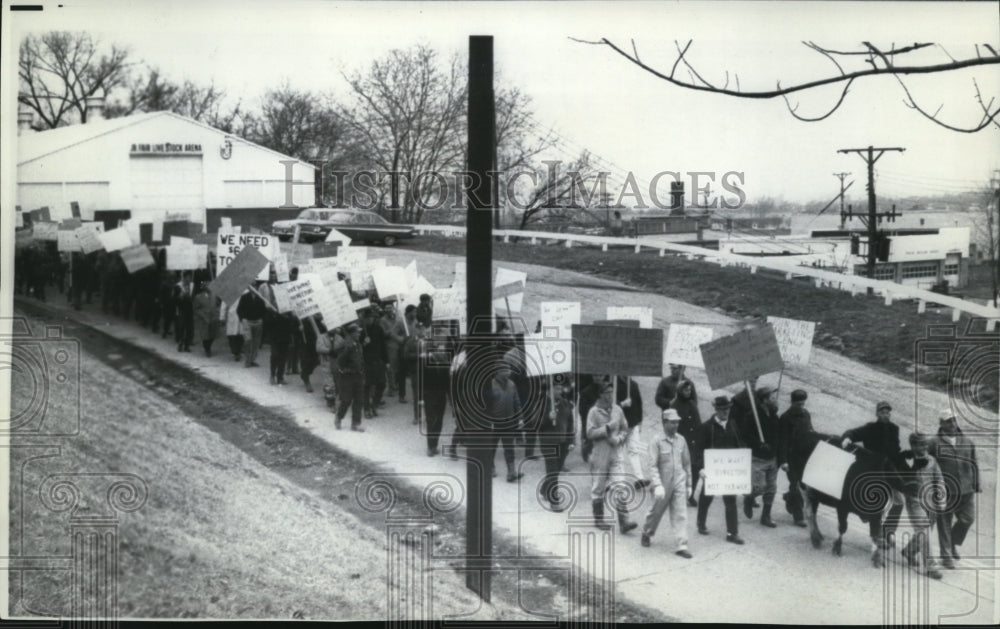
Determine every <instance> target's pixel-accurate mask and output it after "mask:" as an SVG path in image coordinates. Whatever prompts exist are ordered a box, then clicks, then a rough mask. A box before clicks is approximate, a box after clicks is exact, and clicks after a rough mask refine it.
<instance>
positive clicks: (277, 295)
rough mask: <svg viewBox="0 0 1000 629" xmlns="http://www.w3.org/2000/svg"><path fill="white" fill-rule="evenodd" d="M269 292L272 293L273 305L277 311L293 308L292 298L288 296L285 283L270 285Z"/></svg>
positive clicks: (288, 310)
mask: <svg viewBox="0 0 1000 629" xmlns="http://www.w3.org/2000/svg"><path fill="white" fill-rule="evenodd" d="M271 292H272V293H273V294H274V307H275V308H277V309H278V312H293V311H294V310H295V308H294V307H293V306H292V300H291V299H290V298H289V297H288V289H287V285H285V284H275V285H273V286H271Z"/></svg>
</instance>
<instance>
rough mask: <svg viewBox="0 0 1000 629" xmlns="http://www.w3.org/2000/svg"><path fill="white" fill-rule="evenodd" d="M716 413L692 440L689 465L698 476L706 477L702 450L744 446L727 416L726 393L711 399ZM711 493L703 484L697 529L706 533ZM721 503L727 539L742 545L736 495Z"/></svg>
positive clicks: (725, 498) (724, 497)
mask: <svg viewBox="0 0 1000 629" xmlns="http://www.w3.org/2000/svg"><path fill="white" fill-rule="evenodd" d="M712 407H713V408H715V413H713V414H712V417H710V418H709V420H708V421H707V422H705V423H704V424H702V425H701V429H700V430H699V431H698V438H697V440H696V442H695V448H694V453H693V457H692V464H693V467H694V469H696V470H698V477H699V478H701V479H704V478H705V450H709V449H712V450H717V449H733V448H743V447H746V446H745V445H744V444H743V439H742V438H740V435H739V432H738V431H737V430H736V425H735V424H734V423H733V422H732V421H731V420H730V419H729V409H730V408H732V404H731V403H730V402H729V398H728V397H726V396H725V395H720V396H718V397H716V398H715V400H714V401H713V402H712ZM713 498H714V496H709V495H707V494H706V493H705V488H704V487H702V490H701V494H700V495H699V496H698V532H699V533H701V534H702V535H708V528H707V527H706V526H705V521H706V519H707V518H708V508H709V507H710V506H711V505H712V499H713ZM722 502H723V503H724V504H725V506H726V541H727V542H730V543H732V544H742V543H743V539H742V538H741V537H740V535H739V519H738V517H737V515H736V495H735V494H733V495H728V496H723V497H722Z"/></svg>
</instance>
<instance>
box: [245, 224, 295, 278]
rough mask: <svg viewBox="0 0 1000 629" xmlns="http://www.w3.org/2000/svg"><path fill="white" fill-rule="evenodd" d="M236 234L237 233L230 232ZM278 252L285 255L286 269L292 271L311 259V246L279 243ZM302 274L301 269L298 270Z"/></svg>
mask: <svg viewBox="0 0 1000 629" xmlns="http://www.w3.org/2000/svg"><path fill="white" fill-rule="evenodd" d="M231 233H234V234H235V233H238V232H235V231H234V232H231ZM278 251H279V252H280V253H283V254H285V257H286V258H287V259H288V268H289V269H293V268H296V267H301V266H302V265H303V264H305V263H306V262H308V261H309V260H311V259H312V254H313V250H312V245H309V244H305V243H294V242H279V243H278ZM299 272H302V269H301V268H300V269H299Z"/></svg>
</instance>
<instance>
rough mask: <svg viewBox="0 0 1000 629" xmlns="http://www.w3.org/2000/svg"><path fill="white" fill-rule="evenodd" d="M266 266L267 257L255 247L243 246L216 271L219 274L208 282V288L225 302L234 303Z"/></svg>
mask: <svg viewBox="0 0 1000 629" xmlns="http://www.w3.org/2000/svg"><path fill="white" fill-rule="evenodd" d="M266 268H267V258H265V257H264V255H263V254H261V253H260V252H259V251H258V250H257V248H256V247H243V248H242V249H241V250H240V252H239V253H238V254H236V257H234V258H232V260H231V261H230V262H229V264H227V265H226V267H225V268H224V269H222V270H221V271H219V272H218V273H219V274H218V275H217V276H216V277H215V279H214V280H212V283H211V284H209V286H208V290H210V291H212V294H213V295H216V296H217V297H218V298H219V299H221V300H222V301H224V302H226V303H227V304H234V303H236V300H237V299H238V298H239V296H240V295H241V294H242V293H243V290H244V289H245V288H246V287H247V286H249V285H250V283H251V282H252V281H253V280H254V278H256V277H257V276H258V274H259V273H260V271H261V269H266Z"/></svg>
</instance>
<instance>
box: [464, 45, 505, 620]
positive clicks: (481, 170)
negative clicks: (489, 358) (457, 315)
mask: <svg viewBox="0 0 1000 629" xmlns="http://www.w3.org/2000/svg"><path fill="white" fill-rule="evenodd" d="M495 129H496V112H495V109H494V101H493V37H491V36H475V35H474V36H470V37H469V114H468V133H469V136H468V141H469V144H468V151H469V153H468V156H469V161H468V171H469V175H470V178H471V183H470V185H469V189H468V192H467V197H468V214H467V216H468V218H467V220H466V225H467V230H466V252H465V263H466V274H465V278H466V279H465V282H466V295H467V304H466V308H467V310H466V313H467V321H468V325H469V329H468V330H467V333H468V334H469V337H470V338H471V339H473V342H475V340H479V341H481V342H483V343H488V342H489V340H488V339H484V338H483V330H482V325H481V324H479V325H477V323H480V322H481V321H484V320H485V318H487V317H490V316H492V314H493V288H492V286H493V213H494V211H495V210H494V208H493V180H492V178H490V176H489V171H491V170H493V167H494V158H495V144H496V130H495ZM474 328H478V329H474ZM475 349H476V348H475V347H471V346H470V347H469V355H470V356H471V355H473V354H476V353H477V352H476V351H475ZM481 366H482V364H481V363H478V362H477V363H475V365H474V366H473V367H470V368H476V367H481ZM469 394H470V392H466V391H461V390H460V391H458V392H457V395H460V396H461V395H469ZM466 407H467V408H468V406H467V405H466ZM462 419H463V418H461V417H459V421H462ZM465 419H466V421H465V423H466V426H465V428H467V429H469V430H471V431H472V433H473V434H472V435H471V437H472V439H471V440H470V441H468V445H467V451H468V460H467V467H466V484H467V490H468V491H467V500H468V502H467V503H466V505H467V506H466V516H465V535H466V538H465V548H466V557H467V559H466V567H467V568H468V573H467V575H466V586H467V587H468V588H469V589H471V590H473V591H474V592H476V593H477V594H479V597H480V598H481V599H482V600H484V601H486V602H489V601H490V586H491V573H490V570H491V568H492V563H493V478H492V475H491V473H490V465H491V463H492V459H493V449H492V448H489V447H487V446H486V445H485V444H484V440H483V436H484V434H483V429H482V428H481V427H480V426H474V425H472V424H473V422H471V421H469V420H470V419H472V418H465Z"/></svg>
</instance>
